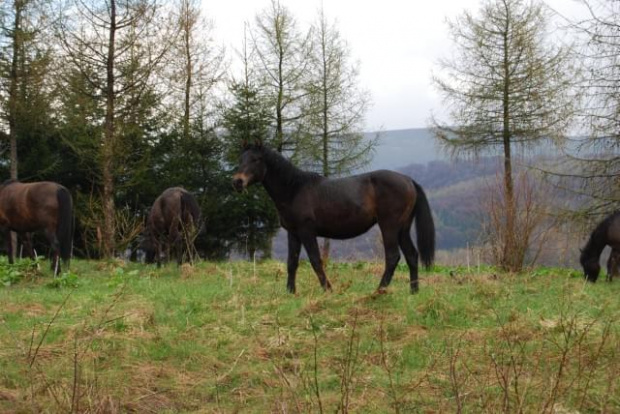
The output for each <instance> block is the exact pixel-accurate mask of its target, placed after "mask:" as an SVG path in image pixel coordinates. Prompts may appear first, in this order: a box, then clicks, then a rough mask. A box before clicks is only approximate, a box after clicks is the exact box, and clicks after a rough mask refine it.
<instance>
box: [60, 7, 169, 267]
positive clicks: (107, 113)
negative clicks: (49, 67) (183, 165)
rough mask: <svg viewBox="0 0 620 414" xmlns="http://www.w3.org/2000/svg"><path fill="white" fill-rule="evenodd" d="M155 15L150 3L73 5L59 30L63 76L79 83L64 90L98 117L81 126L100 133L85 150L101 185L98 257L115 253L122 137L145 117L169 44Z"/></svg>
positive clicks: (122, 166) (124, 152)
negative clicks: (92, 108)
mask: <svg viewBox="0 0 620 414" xmlns="http://www.w3.org/2000/svg"><path fill="white" fill-rule="evenodd" d="M159 10H160V9H159V5H158V3H157V2H156V1H155V0H90V1H81V0H75V1H74V2H73V3H71V4H70V7H68V8H67V9H66V10H65V12H64V15H63V17H62V19H61V22H60V24H59V29H58V34H59V38H60V41H61V44H62V47H63V52H64V56H63V58H64V59H66V62H67V64H66V67H65V69H66V73H71V75H72V76H75V75H79V76H81V77H82V78H83V79H84V81H83V82H76V81H75V80H71V81H70V82H69V81H68V83H67V87H71V86H74V87H78V88H79V89H78V90H75V91H72V92H74V93H76V94H77V95H80V94H81V95H83V96H84V98H85V99H90V100H92V101H94V102H95V105H96V106H97V107H100V108H101V111H96V112H93V115H97V114H100V113H101V114H102V115H101V117H88V118H87V119H85V120H84V121H85V122H88V123H92V124H93V125H95V126H99V128H97V130H99V131H100V134H99V136H94V137H91V138H92V139H93V140H94V141H95V143H94V145H92V146H90V149H93V148H94V150H95V151H96V153H95V154H92V155H94V159H92V162H93V163H95V164H96V166H97V170H98V181H99V183H100V185H101V203H102V214H103V223H101V225H100V228H99V230H98V232H99V233H100V235H101V236H100V238H101V240H100V241H101V246H102V247H101V255H102V256H103V257H112V256H113V255H114V253H115V236H116V219H115V216H116V207H115V195H116V188H115V185H116V180H117V175H118V174H119V172H120V171H121V170H123V169H126V167H127V165H126V164H124V162H125V161H127V158H126V157H127V156H130V155H131V153H132V151H128V149H127V148H126V147H124V138H126V135H125V134H127V133H131V134H135V132H136V131H135V128H136V125H135V123H136V120H137V117H139V115H145V114H146V113H147V112H149V111H150V110H149V109H146V108H144V107H143V106H142V104H143V103H147V102H148V103H151V101H152V99H154V98H155V97H154V94H153V88H152V83H153V82H154V75H155V73H156V69H157V68H158V67H159V66H160V64H161V61H162V58H163V56H164V55H165V53H166V51H167V50H168V48H169V46H170V43H171V42H172V41H173V40H174V36H173V34H172V33H162V30H161V27H169V26H170V25H166V24H165V23H164V22H162V17H161V15H160V14H159ZM138 111H139V112H140V113H141V114H138ZM124 122H126V123H125V124H124ZM130 130H131V132H130Z"/></svg>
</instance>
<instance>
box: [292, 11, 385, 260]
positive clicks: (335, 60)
mask: <svg viewBox="0 0 620 414" xmlns="http://www.w3.org/2000/svg"><path fill="white" fill-rule="evenodd" d="M311 34H312V36H311V42H312V48H311V53H310V55H309V65H308V73H309V79H308V80H307V83H306V91H307V99H308V102H309V105H308V109H307V111H308V112H307V116H306V117H305V118H304V125H305V128H304V132H305V133H307V134H309V135H310V137H309V139H308V142H309V143H310V146H311V151H312V152H313V158H314V159H315V160H316V162H317V163H318V166H319V170H320V172H321V173H322V174H323V175H324V176H325V177H333V176H335V177H337V176H340V175H343V174H348V173H351V172H352V171H355V170H358V169H360V168H361V167H362V166H364V165H366V164H367V163H368V161H369V160H370V157H371V156H372V151H373V148H374V146H375V144H376V139H372V138H367V137H366V136H365V135H364V134H363V132H362V131H363V127H364V121H365V115H366V111H367V109H368V105H369V102H370V95H369V93H368V92H367V91H365V90H363V89H362V88H360V86H359V65H356V64H355V63H354V62H351V53H350V49H349V47H348V45H347V43H346V42H345V40H344V39H343V38H342V37H341V35H340V32H339V30H338V27H337V26H336V23H335V22H331V23H330V22H329V21H328V19H327V17H326V16H325V14H324V11H323V10H320V12H319V14H318V18H317V20H316V23H315V24H314V27H313V30H312V32H311ZM322 255H323V259H324V260H326V259H327V258H328V256H329V239H325V240H324V242H323V246H322Z"/></svg>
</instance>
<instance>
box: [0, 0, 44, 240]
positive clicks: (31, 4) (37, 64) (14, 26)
mask: <svg viewBox="0 0 620 414" xmlns="http://www.w3.org/2000/svg"><path fill="white" fill-rule="evenodd" d="M47 27H48V21H47V13H46V11H45V2H43V1H40V0H11V1H6V2H3V3H1V4H0V83H1V89H0V99H1V101H0V102H1V104H2V118H3V119H4V120H5V121H6V124H7V125H8V133H7V134H6V135H7V136H6V141H7V143H8V148H9V160H8V161H9V174H10V177H11V178H12V179H18V176H19V175H20V174H19V168H18V164H19V161H20V159H22V158H25V159H27V160H28V161H31V158H30V157H29V156H30V155H31V154H32V153H36V152H37V150H40V151H39V153H38V155H39V156H41V155H43V154H44V153H45V152H46V150H47V149H48V148H49V147H48V146H47V145H48V144H49V142H48V141H49V138H50V137H51V136H53V134H54V133H53V127H52V125H51V124H52V111H51V107H52V99H51V97H50V95H51V93H50V92H51V88H50V87H49V84H50V82H49V78H50V76H49V74H50V66H51V64H52V53H51V50H52V45H50V44H48V43H45V42H44V41H42V39H43V38H45V35H46V34H47V33H46V31H47ZM2 98H4V99H2ZM42 158H43V157H40V159H39V160H37V161H39V162H41V161H44V159H42ZM39 168H40V167H39ZM40 170H46V169H44V168H43V169H42V168H40ZM31 172H32V171H31V170H29V169H28V168H26V173H27V174H29V173H31ZM37 174H38V175H39V176H41V174H40V171H37ZM43 175H44V174H43ZM26 176H27V177H28V176H29V175H26ZM11 237H12V243H13V245H14V246H15V245H16V236H15V234H12V235H11Z"/></svg>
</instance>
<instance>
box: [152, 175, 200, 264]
mask: <svg viewBox="0 0 620 414" xmlns="http://www.w3.org/2000/svg"><path fill="white" fill-rule="evenodd" d="M199 226H200V207H199V206H198V202H197V201H196V199H195V198H194V196H193V195H191V194H190V193H189V192H187V191H186V190H185V189H183V188H181V187H171V188H168V189H167V190H165V191H164V192H163V193H162V194H161V195H160V196H159V197H157V199H156V200H155V202H154V203H153V207H151V212H150V213H149V216H148V218H147V222H146V232H145V239H144V241H143V243H142V248H143V249H144V250H145V252H146V262H147V263H153V262H157V266H158V267H159V266H161V254H162V252H163V251H164V248H165V251H167V252H168V251H169V250H170V249H171V248H172V249H173V250H174V252H175V255H176V258H177V263H178V264H179V265H180V264H181V263H182V262H183V256H184V253H187V255H188V258H189V260H190V262H191V256H192V249H193V246H194V237H195V235H196V234H197V230H198V227H199Z"/></svg>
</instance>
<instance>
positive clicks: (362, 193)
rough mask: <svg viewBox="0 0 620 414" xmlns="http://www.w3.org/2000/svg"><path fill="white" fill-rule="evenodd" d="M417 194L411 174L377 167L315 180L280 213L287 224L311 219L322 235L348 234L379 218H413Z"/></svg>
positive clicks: (397, 220) (344, 235)
mask: <svg viewBox="0 0 620 414" xmlns="http://www.w3.org/2000/svg"><path fill="white" fill-rule="evenodd" d="M415 195H416V192H415V187H414V185H413V182H412V181H411V179H410V178H409V177H407V176H405V175H402V174H399V173H396V172H393V171H388V170H378V171H373V172H369V173H365V174H359V175H354V176H350V177H344V178H336V179H324V180H321V181H318V182H316V183H313V184H312V185H309V186H307V187H306V188H304V189H303V190H302V191H300V192H299V194H298V195H297V197H296V199H295V202H294V203H293V204H292V205H291V207H290V208H289V210H288V211H285V212H284V215H283V214H282V211H281V212H280V213H281V214H280V215H281V220H282V219H284V220H282V224H283V226H284V227H285V228H287V225H288V226H289V227H290V228H295V227H300V226H303V225H304V223H307V222H312V223H314V226H315V228H316V231H317V233H318V235H320V236H324V237H331V238H349V237H354V236H356V235H359V234H362V233H364V232H366V231H367V230H368V229H369V228H370V227H372V226H373V225H374V224H375V223H377V222H378V221H382V220H394V221H396V222H399V223H406V222H407V221H410V219H411V215H412V212H413V207H414V205H415ZM283 216H284V217H283Z"/></svg>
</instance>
